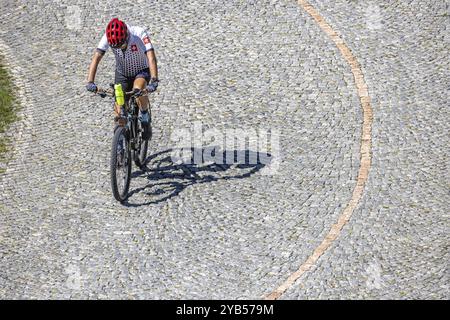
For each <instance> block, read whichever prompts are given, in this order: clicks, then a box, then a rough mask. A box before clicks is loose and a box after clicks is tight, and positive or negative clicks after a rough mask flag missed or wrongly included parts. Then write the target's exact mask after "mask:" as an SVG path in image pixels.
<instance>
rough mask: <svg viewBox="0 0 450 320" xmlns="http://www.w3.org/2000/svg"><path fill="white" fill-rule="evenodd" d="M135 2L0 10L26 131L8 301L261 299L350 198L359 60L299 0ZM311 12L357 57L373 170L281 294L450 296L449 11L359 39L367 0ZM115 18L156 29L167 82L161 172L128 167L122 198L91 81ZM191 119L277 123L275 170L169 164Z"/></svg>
mask: <svg viewBox="0 0 450 320" xmlns="http://www.w3.org/2000/svg"><path fill="white" fill-rule="evenodd" d="M127 3H128V4H127V5H126V6H120V7H119V6H117V5H115V3H114V2H112V1H105V2H102V3H99V4H97V3H93V2H84V1H75V2H74V1H58V2H57V1H35V2H33V3H29V2H25V1H23V2H20V1H19V2H18V1H8V0H7V1H3V2H2V6H3V10H2V11H1V12H0V17H1V18H2V19H3V21H5V23H4V27H2V29H1V30H0V39H2V41H3V42H4V43H5V44H6V45H7V46H9V48H10V53H12V54H14V57H11V56H10V57H9V60H11V61H12V60H14V63H15V64H16V65H18V66H20V71H18V72H19V73H20V75H21V78H22V79H23V82H24V92H23V95H24V97H25V98H26V99H27V105H26V106H24V113H25V114H26V120H27V121H28V123H29V125H28V126H27V129H28V130H26V132H24V134H23V135H21V136H20V139H18V141H17V142H16V144H15V148H16V151H15V152H14V153H13V154H12V157H13V159H11V161H10V163H9V167H8V171H7V172H6V173H5V174H3V175H2V176H1V177H0V212H1V214H0V244H1V245H0V298H50V299H55V298H87V299H95V298H101V299H102V298H120V299H142V298H151V299H160V298H260V297H262V296H263V295H264V294H266V293H268V292H270V291H271V290H273V289H274V288H276V287H277V286H278V285H279V284H280V283H281V282H282V281H284V279H285V278H286V277H287V276H288V275H289V274H290V273H291V272H293V271H294V270H296V269H297V268H298V266H299V265H300V264H301V263H302V262H303V261H304V260H305V259H306V258H307V257H308V256H309V255H310V254H311V252H312V251H313V250H314V248H315V247H316V246H317V245H318V244H319V243H320V242H321V240H322V239H323V237H324V236H325V234H326V233H327V232H328V230H329V228H330V226H331V225H332V224H333V223H334V222H335V220H336V219H337V217H338V216H339V214H340V213H341V212H342V210H343V207H344V206H345V205H346V203H347V202H348V200H349V199H350V197H351V194H352V190H353V187H354V185H355V180H356V175H357V170H358V167H359V154H358V152H359V139H360V132H361V123H362V114H361V108H360V105H359V101H358V97H357V95H356V90H355V85H354V81H353V78H352V74H351V71H350V68H349V66H348V65H347V64H346V62H345V61H344V59H343V58H342V57H341V56H340V53H339V52H338V50H337V49H336V47H335V46H334V45H333V43H332V42H331V41H330V40H329V39H327V37H326V36H325V35H324V34H323V32H322V31H321V30H320V29H319V28H318V27H317V25H316V24H315V23H314V22H313V21H312V19H311V18H310V17H309V16H308V15H307V14H306V13H305V12H304V11H302V9H301V8H300V7H299V6H298V5H297V3H296V2H295V1H227V2H225V3H222V2H219V1H201V0H195V1H164V2H162V1H152V2H147V1H136V2H135V3H133V2H131V1H129V2H127ZM313 3H314V4H316V3H315V2H313ZM433 3H435V2H433ZM413 4H414V5H417V4H418V2H417V4H416V3H415V2H413ZM316 5H317V6H318V8H319V10H320V12H321V13H323V15H324V16H325V17H326V18H327V19H329V21H330V23H331V24H332V25H333V26H334V27H336V29H337V30H338V31H339V32H340V33H341V34H342V36H343V38H344V39H345V41H347V43H348V44H349V46H350V48H351V49H352V50H353V51H354V53H355V55H356V56H357V57H358V59H359V60H360V62H361V64H362V66H363V71H364V73H365V75H366V79H367V82H368V85H369V89H370V92H371V94H372V95H373V100H374V101H373V102H374V111H375V119H374V150H373V152H374V155H373V156H374V164H373V168H372V170H371V173H370V181H369V185H368V187H367V190H366V194H365V196H364V198H363V200H362V203H361V205H360V206H359V208H358V210H357V211H356V212H355V214H354V217H353V218H352V220H351V221H350V223H349V225H348V226H347V227H346V228H345V230H344V233H343V235H342V236H341V237H340V238H339V239H338V241H337V242H336V244H335V245H334V246H333V247H332V248H331V249H330V251H329V252H328V253H326V254H325V255H324V256H323V257H322V258H321V259H320V261H319V263H318V265H317V267H316V268H314V269H313V270H312V271H311V272H308V273H307V274H305V276H304V278H303V279H301V281H300V282H299V283H298V284H296V285H295V286H294V287H293V288H292V289H291V290H289V291H288V292H287V293H286V295H285V296H284V297H285V298H340V297H342V298H345V297H354V298H364V297H374V298H379V297H392V298H403V297H410V298H419V297H422V298H433V297H436V298H448V288H447V287H446V283H447V282H448V279H447V274H446V273H445V272H446V271H445V270H446V269H445V268H446V264H447V263H446V261H448V214H447V212H448V168H447V166H446V164H447V162H448V160H447V148H448V147H447V146H448V137H447V134H446V133H447V131H448V130H446V129H447V126H446V121H445V119H446V117H445V114H446V113H448V111H447V109H448V108H446V106H447V99H445V98H446V97H447V91H446V88H445V85H446V83H445V80H446V76H447V75H448V70H447V67H446V60H447V59H448V58H447V56H446V54H445V52H444V50H445V49H446V48H447V49H448V42H443V41H442V40H440V39H436V38H439V37H441V36H443V31H444V30H443V29H442V28H445V27H446V26H447V24H448V20H447V19H448V18H445V17H443V16H442V17H440V16H439V15H438V14H437V13H439V12H441V11H439V10H441V7H439V4H436V3H435V5H430V6H428V7H427V8H426V10H427V11H425V12H424V13H423V14H422V15H421V16H420V17H421V18H422V19H423V20H420V21H418V23H419V22H420V23H423V27H422V28H414V30H409V29H407V28H406V27H410V28H413V27H412V25H413V23H409V24H408V22H415V21H416V19H417V17H416V16H415V15H414V14H413V12H410V11H401V10H410V9H408V8H406V9H402V8H397V7H393V8H391V7H386V13H385V11H384V8H385V7H383V6H382V8H383V10H382V12H383V14H386V16H383V17H384V18H383V22H384V21H385V20H386V23H383V24H382V25H383V28H382V29H379V25H378V24H377V23H376V21H375V22H374V25H373V26H372V27H371V28H372V29H370V30H371V31H370V32H369V33H368V32H366V31H365V30H364V29H363V27H360V28H355V23H362V22H361V21H362V19H363V18H361V12H362V11H363V10H364V7H363V6H361V5H360V4H359V3H357V2H342V1H337V2H333V4H331V3H327V4H326V5H325V3H317V4H316ZM71 6H77V8H78V9H79V10H80V11H79V12H80V13H81V15H80V19H81V24H80V25H77V24H76V23H77V17H76V15H75V16H74V14H73V12H77V11H76V10H78V9H73V7H71ZM417 6H418V5H417ZM344 9H346V10H347V11H344ZM74 10H75V11H74ZM428 10H435V11H433V13H436V14H429V15H427V14H425V13H426V12H428ZM398 11H400V13H401V12H405V16H401V15H398V14H397V12H398ZM113 15H118V16H119V17H121V18H123V19H124V20H125V21H127V22H129V23H131V24H137V25H146V26H148V27H149V29H150V32H151V35H152V41H153V43H154V44H155V47H156V53H157V57H158V61H159V66H160V78H161V84H160V88H159V90H158V93H156V94H155V95H154V96H153V97H152V108H153V126H154V136H153V140H152V142H151V148H150V152H149V153H150V154H152V155H153V157H152V158H151V161H150V163H149V168H150V171H148V172H140V171H135V178H134V179H133V180H132V183H131V189H130V191H131V192H132V195H131V197H130V199H129V201H128V203H127V206H123V205H120V204H119V203H116V202H115V201H114V199H113V197H112V194H111V190H110V185H109V149H110V144H111V139H112V108H111V104H110V102H108V101H106V100H100V99H98V98H97V97H94V96H92V95H91V94H89V93H87V92H85V90H84V83H85V77H86V70H87V66H88V64H89V61H90V57H91V53H92V51H93V49H94V48H95V46H96V44H97V42H98V39H99V37H100V34H101V32H102V30H103V28H104V26H105V25H106V23H107V22H108V20H109V19H110V18H111V16H113ZM358 19H359V20H358ZM408 19H409V20H408ZM26 21H32V23H31V22H30V23H25V22H26ZM389 23H390V24H389ZM377 28H378V29H377ZM397 28H398V29H397ZM401 28H403V29H401ZM405 28H406V29H405ZM37 29H40V30H42V31H43V33H42V34H38V33H37V32H36V30H37ZM424 29H426V31H424ZM396 30H397V31H398V30H403V31H402V33H404V35H405V39H406V40H404V42H402V41H403V40H400V39H401V35H397V34H396ZM398 32H399V31H398ZM412 32H417V33H418V35H417V37H419V38H418V39H421V42H420V43H419V45H417V42H416V40H415V38H413V37H412V36H410V34H411V33H412ZM430 33H431V34H432V35H430ZM392 36H396V38H395V39H398V42H396V41H393V40H392V38H389V37H392ZM361 39H363V40H364V41H361ZM113 60H114V59H113V57H112V54H111V53H109V54H108V55H107V56H106V57H105V59H104V60H103V61H102V64H101V66H100V69H99V74H98V77H97V82H98V83H100V84H103V85H106V84H107V83H109V82H110V81H111V80H112V76H113ZM194 121H201V122H202V123H203V124H204V125H205V126H206V127H208V128H217V129H219V130H225V129H228V128H259V127H264V128H278V129H280V132H281V135H280V147H281V164H280V169H279V171H278V173H277V174H275V175H269V176H268V175H263V174H262V173H261V172H260V170H259V169H258V168H255V167H253V168H245V167H239V166H231V167H227V166H224V167H216V166H207V165H205V166H200V167H187V166H184V167H183V166H182V167H181V168H180V167H175V166H173V164H172V163H171V162H170V160H169V159H168V158H167V156H168V150H169V149H170V148H171V147H172V145H171V141H170V135H171V133H172V132H173V131H174V130H176V129H177V128H184V127H189V126H191V124H192V123H193V122H194ZM18 125H20V124H18ZM253 169H254V170H253ZM193 171H194V172H193ZM445 257H447V258H445ZM367 274H369V276H367ZM380 277H381V284H380V281H378V279H379V278H380ZM366 278H367V279H366ZM380 286H381V289H380ZM402 292H404V294H402Z"/></svg>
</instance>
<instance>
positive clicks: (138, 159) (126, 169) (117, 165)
mask: <svg viewBox="0 0 450 320" xmlns="http://www.w3.org/2000/svg"><path fill="white" fill-rule="evenodd" d="M111 87H112V88H113V87H114V85H113V84H112V85H111ZM112 88H111V89H103V88H98V90H97V94H98V95H99V96H100V97H102V98H105V97H106V96H109V97H112V98H115V93H114V90H113V89H112ZM124 95H125V97H128V98H129V99H126V100H125V103H124V105H123V106H122V107H121V111H120V115H119V117H117V118H116V120H117V125H116V127H115V128H114V137H113V140H112V146H111V160H110V173H111V188H112V192H113V195H114V198H115V199H116V200H117V201H120V202H123V201H125V200H126V199H127V197H128V190H129V188H130V182H131V167H132V162H133V161H134V163H135V164H136V166H138V167H139V168H142V166H143V165H144V164H145V159H146V157H147V150H148V141H149V140H150V139H148V140H145V139H143V138H142V133H143V131H144V128H143V126H142V125H141V121H139V117H138V116H139V107H138V105H137V102H136V98H138V97H140V96H145V95H148V92H147V91H146V90H145V89H144V90H135V91H130V92H125V93H124ZM127 100H128V101H127ZM149 113H150V109H149ZM149 115H150V114H149ZM148 129H149V130H150V134H149V135H150V137H151V115H150V123H149V128H148Z"/></svg>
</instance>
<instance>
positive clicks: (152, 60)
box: [140, 29, 158, 79]
mask: <svg viewBox="0 0 450 320" xmlns="http://www.w3.org/2000/svg"><path fill="white" fill-rule="evenodd" d="M140 37H141V41H142V42H143V44H144V48H145V55H146V56H147V59H148V68H149V69H150V75H151V78H152V79H158V65H157V63H156V55H155V50H154V48H153V45H152V42H151V41H150V36H149V35H148V31H147V30H144V29H142V31H141V34H140Z"/></svg>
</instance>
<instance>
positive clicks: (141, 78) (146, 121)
mask: <svg viewBox="0 0 450 320" xmlns="http://www.w3.org/2000/svg"><path fill="white" fill-rule="evenodd" d="M149 80H150V75H149V72H148V70H147V71H146V70H143V71H141V72H140V73H138V74H137V75H136V78H135V79H134V83H133V89H141V90H142V89H144V88H145V87H146V86H147V83H148V81H149ZM136 102H137V104H138V106H139V109H140V110H141V116H140V119H141V123H142V125H143V128H144V132H143V133H142V137H143V138H144V139H145V140H148V139H150V137H151V128H150V121H151V119H150V113H149V111H150V110H149V107H150V105H149V101H148V97H147V96H143V97H139V98H138V99H136Z"/></svg>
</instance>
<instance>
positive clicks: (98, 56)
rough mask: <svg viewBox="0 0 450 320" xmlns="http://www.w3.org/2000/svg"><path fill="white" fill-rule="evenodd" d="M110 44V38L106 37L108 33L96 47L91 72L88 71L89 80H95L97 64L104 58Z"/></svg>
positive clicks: (90, 67)
mask: <svg viewBox="0 0 450 320" xmlns="http://www.w3.org/2000/svg"><path fill="white" fill-rule="evenodd" d="M108 48H109V44H108V40H107V39H106V34H103V36H102V38H101V39H100V42H99V44H98V46H97V49H95V52H94V56H93V57H92V61H91V65H90V66H89V73H88V79H87V80H88V82H94V81H95V74H96V73H97V66H98V64H99V63H100V60H102V58H103V55H104V54H105V52H106V51H107V50H108Z"/></svg>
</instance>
